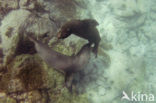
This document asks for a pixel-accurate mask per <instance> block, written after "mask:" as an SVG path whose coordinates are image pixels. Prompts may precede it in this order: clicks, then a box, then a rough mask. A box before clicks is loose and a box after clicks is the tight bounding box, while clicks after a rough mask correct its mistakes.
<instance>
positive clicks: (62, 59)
mask: <svg viewBox="0 0 156 103" xmlns="http://www.w3.org/2000/svg"><path fill="white" fill-rule="evenodd" d="M28 38H29V39H30V40H31V41H32V42H33V43H34V44H35V49H36V51H37V53H38V55H39V56H40V57H41V58H42V59H43V60H44V61H45V62H46V63H47V64H48V65H49V66H51V67H53V68H55V69H56V70H58V71H61V72H64V73H65V84H66V86H67V88H68V89H69V90H70V91H72V80H73V78H72V76H73V73H76V72H78V71H80V70H81V69H83V68H84V67H85V66H86V65H87V64H88V62H89V59H90V53H91V51H92V47H91V45H90V44H89V43H88V44H85V45H83V46H82V48H81V49H80V51H79V52H78V53H77V54H76V55H74V56H67V55H64V54H61V53H59V52H56V51H54V50H52V49H51V48H50V47H48V45H46V44H43V43H42V42H41V41H39V40H36V39H35V38H34V37H32V36H30V35H28Z"/></svg>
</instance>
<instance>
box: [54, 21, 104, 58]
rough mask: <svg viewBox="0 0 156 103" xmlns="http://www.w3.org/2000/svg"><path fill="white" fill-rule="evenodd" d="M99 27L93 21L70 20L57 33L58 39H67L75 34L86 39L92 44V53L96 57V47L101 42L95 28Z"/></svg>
mask: <svg viewBox="0 0 156 103" xmlns="http://www.w3.org/2000/svg"><path fill="white" fill-rule="evenodd" d="M97 25H99V24H98V22H97V21H96V20H94V19H85V20H71V21H69V22H67V23H65V24H64V25H62V27H61V29H60V30H59V32H58V33H57V37H58V39H64V38H67V37H68V36H69V35H71V34H75V35H77V36H79V37H81V38H84V39H87V40H88V41H89V43H90V44H94V49H93V52H94V53H95V55H96V57H97V52H98V46H99V42H100V40H101V38H100V35H99V32H98V30H97V28H96V26H97Z"/></svg>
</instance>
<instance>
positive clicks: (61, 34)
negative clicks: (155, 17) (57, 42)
mask: <svg viewBox="0 0 156 103" xmlns="http://www.w3.org/2000/svg"><path fill="white" fill-rule="evenodd" d="M70 34H71V30H70V28H68V27H62V28H61V30H59V32H58V33H57V38H58V39H64V38H67V37H68V36H69V35H70Z"/></svg>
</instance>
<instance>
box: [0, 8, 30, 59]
mask: <svg viewBox="0 0 156 103" xmlns="http://www.w3.org/2000/svg"><path fill="white" fill-rule="evenodd" d="M29 14H30V12H28V11H26V10H22V9H20V10H15V11H12V12H10V13H9V14H8V15H7V16H6V17H5V18H4V19H3V20H2V25H1V26H0V33H1V38H2V47H3V53H4V55H5V57H9V56H11V55H13V54H14V53H15V50H16V47H17V43H18V40H19V33H18V31H19V27H20V25H21V24H22V23H23V22H24V21H25V20H26V18H27V17H28V15H29ZM17 21H18V22H17ZM5 59H7V58H5ZM6 61H7V60H5V62H6Z"/></svg>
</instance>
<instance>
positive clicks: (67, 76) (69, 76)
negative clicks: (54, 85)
mask: <svg viewBox="0 0 156 103" xmlns="http://www.w3.org/2000/svg"><path fill="white" fill-rule="evenodd" d="M72 82H73V73H71V72H66V74H65V85H66V87H67V88H68V90H69V91H70V92H71V93H72Z"/></svg>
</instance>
